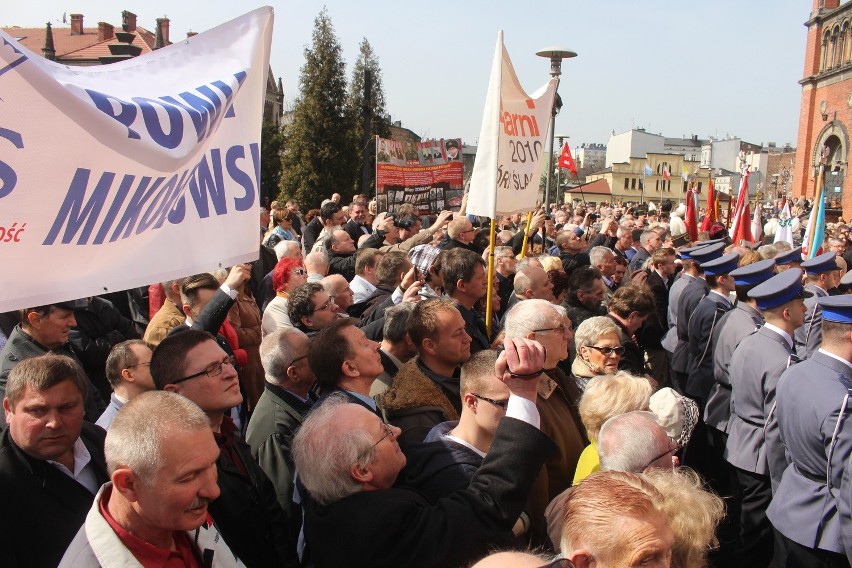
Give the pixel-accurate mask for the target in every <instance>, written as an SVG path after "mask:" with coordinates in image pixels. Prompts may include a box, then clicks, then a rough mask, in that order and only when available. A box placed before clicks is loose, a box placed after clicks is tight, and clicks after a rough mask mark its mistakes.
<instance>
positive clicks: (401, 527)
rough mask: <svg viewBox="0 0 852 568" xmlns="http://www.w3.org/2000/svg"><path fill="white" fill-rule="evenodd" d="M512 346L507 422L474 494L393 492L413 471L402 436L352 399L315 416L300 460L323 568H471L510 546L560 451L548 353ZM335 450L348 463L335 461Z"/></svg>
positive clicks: (300, 445)
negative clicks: (551, 413) (542, 389)
mask: <svg viewBox="0 0 852 568" xmlns="http://www.w3.org/2000/svg"><path fill="white" fill-rule="evenodd" d="M504 345H505V351H504V353H503V354H501V355H500V357H499V358H498V360H497V364H496V365H495V367H496V369H495V370H496V372H497V375H498V376H499V377H501V378H502V380H503V381H504V382H505V383H506V385H507V386H508V387H509V389H510V391H511V396H510V397H509V401H508V409H507V413H506V417H505V418H504V419H503V420H502V422H501V424H500V426H499V427H498V429H497V433H496V435H495V438H494V443H493V444H492V445H491V448H490V450H489V452H488V455H487V456H486V458H485V460H484V462H483V464H482V467H481V468H480V469H479V471H478V472H477V473H476V474H475V475H474V477H473V479H472V480H471V482H470V485H469V486H468V487H466V488H465V489H463V490H460V491H457V492H455V493H453V494H452V495H451V496H449V497H446V498H443V499H439V500H438V501H437V502H436V503H435V504H434V505H433V504H432V503H430V502H429V501H428V500H427V499H426V498H425V497H423V496H422V495H421V494H419V493H417V492H414V491H411V490H407V489H399V488H394V487H393V484H394V482H395V481H396V478H397V476H398V474H399V472H400V471H401V470H402V468H403V467H404V466H405V463H406V457H405V455H404V454H403V453H402V452H401V451H400V448H399V444H397V441H396V440H397V437H398V436H399V434H400V430H399V429H398V428H395V427H393V426H390V425H388V424H385V423H383V422H382V421H381V420H380V419H379V418H378V417H377V416H376V415H374V414H372V413H370V412H369V411H367V410H366V409H364V408H363V407H362V406H359V405H353V404H348V403H347V402H346V401H345V399H343V400H338V399H329V400H328V401H327V402H326V403H325V404H324V405H321V406H320V407H319V408H317V409H315V410H314V411H313V412H312V413H311V414H310V415H308V417H307V418H306V419H305V423H304V424H303V425H302V428H301V429H300V430H299V432H298V434H296V438H295V439H294V441H293V459H294V462H295V463H296V468H297V469H298V470H299V473H300V476H301V480H302V481H303V483H304V486H305V488H306V489H307V491H308V492H309V494H310V497H311V499H310V500H309V503H308V506H307V511H306V519H305V538H306V541H307V544H308V547H309V549H310V550H311V551H312V558H313V560H314V561H315V564H316V565H317V566H336V565H347V566H372V567H381V566H393V567H397V566H408V567H419V566H462V565H467V564H469V563H470V562H472V561H474V560H476V559H477V558H480V557H481V556H482V555H483V554H484V553H485V552H487V551H488V549H489V547H490V546H492V545H493V544H495V543H500V542H503V541H505V539H506V537H507V535H509V534H510V533H511V529H512V526H513V524H514V523H515V521H516V520H517V518H518V516H519V515H520V513H521V510H522V509H523V506H524V503H525V501H526V499H527V497H528V495H529V492H530V490H531V488H532V485H533V482H534V481H535V478H536V476H537V475H538V472H539V469H540V468H541V465H542V463H543V462H544V459H545V458H546V457H547V455H548V454H549V453H550V452H551V451H553V449H554V446H553V443H552V442H551V441H550V440H549V439H548V438H547V436H545V435H544V434H542V433H541V432H540V431H539V429H538V428H537V425H538V423H539V416H538V410H537V409H536V408H535V400H536V389H537V387H538V378H539V377H540V372H541V369H542V368H543V366H544V360H545V356H544V349H543V347H542V346H541V344H539V343H538V342H536V341H531V340H528V339H522V338H515V339H510V340H506V341H505V343H504ZM347 446H351V447H347ZM354 446H358V447H357V448H356V447H354ZM329 448H345V451H343V452H341V454H345V455H338V456H335V457H337V458H339V459H338V460H337V461H335V460H334V459H330V456H328V455H327V454H328V452H329ZM350 450H351V451H353V453H351V454H350V453H348V452H349V451H350ZM348 455H352V456H358V459H357V461H356V462H354V463H351V460H349V459H347V457H346V456H348Z"/></svg>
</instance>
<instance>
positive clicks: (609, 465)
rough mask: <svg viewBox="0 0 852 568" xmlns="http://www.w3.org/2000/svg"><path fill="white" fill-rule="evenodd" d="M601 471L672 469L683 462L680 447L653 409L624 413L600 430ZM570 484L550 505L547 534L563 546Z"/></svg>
mask: <svg viewBox="0 0 852 568" xmlns="http://www.w3.org/2000/svg"><path fill="white" fill-rule="evenodd" d="M597 448H598V454H599V455H600V459H601V471H624V472H628V473H642V472H644V471H646V470H648V469H662V470H671V469H672V468H673V467H677V466H678V465H679V462H678V458H677V457H676V456H675V455H674V453H675V452H676V451H677V449H678V448H677V446H676V445H675V444H674V443H673V442H672V441H671V440H670V439H669V437H668V435H666V431H665V430H664V429H663V427H662V426H660V425H659V423H657V416H656V415H655V414H654V413H653V412H648V411H643V410H636V411H632V412H627V413H625V414H620V415H618V416H614V417H613V418H610V419H609V420H607V421H606V422H604V424H603V426H602V427H601V430H600V432H599V433H598V441H597ZM573 489H574V488H573V487H569V488H568V489H566V490H565V491H563V492H562V493H560V494H559V495H557V496H556V497H555V498H554V499H553V500H552V501H551V502H550V504H549V505H548V506H547V510H546V511H545V519H546V521H547V534H548V535H549V536H550V540H551V542H552V543H553V545H554V547H556V548H559V543H560V541H561V539H562V529H563V527H564V525H565V514H564V513H565V501H566V500H567V499H568V495H569V494H570V493H571V491H572V490H573Z"/></svg>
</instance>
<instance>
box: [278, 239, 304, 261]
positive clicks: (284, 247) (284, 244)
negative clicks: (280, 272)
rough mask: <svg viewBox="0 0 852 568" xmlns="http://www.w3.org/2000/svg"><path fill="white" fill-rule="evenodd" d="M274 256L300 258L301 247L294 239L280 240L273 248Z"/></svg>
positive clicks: (279, 258)
mask: <svg viewBox="0 0 852 568" xmlns="http://www.w3.org/2000/svg"><path fill="white" fill-rule="evenodd" d="M273 250H274V251H275V256H276V257H277V258H278V260H281V259H282V258H301V256H302V248H301V246H300V245H299V243H298V242H296V241H281V242H280V243H278V244H277V245H275V248H274V249H273Z"/></svg>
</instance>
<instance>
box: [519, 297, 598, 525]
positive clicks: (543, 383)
mask: <svg viewBox="0 0 852 568" xmlns="http://www.w3.org/2000/svg"><path fill="white" fill-rule="evenodd" d="M504 331H505V335H506V338H507V339H512V338H515V337H523V338H526V339H529V340H535V341H537V342H539V343H540V344H541V345H542V346H543V347H544V348H545V353H546V356H545V361H544V365H543V368H544V374H543V375H542V376H541V380H540V381H539V384H538V397H537V401H536V407H537V408H538V411H539V413H540V414H541V431H542V432H544V433H545V434H547V436H548V437H549V438H550V439H551V440H553V442H554V443H555V444H556V447H557V448H558V451H556V452H553V453H552V454H551V455H550V457H549V458H548V459H547V461H546V462H545V463H544V466H543V467H542V470H541V475H539V478H538V479H537V480H536V484H535V486H534V487H533V492H532V495H531V496H530V517H531V519H532V527H531V531H532V534H541V532H542V530H543V529H544V526H543V524H542V520H543V519H544V511H545V509H546V508H547V504H548V503H549V502H550V500H551V499H553V498H554V497H556V496H557V495H558V494H559V493H561V492H562V491H564V490H565V489H567V488H568V487H569V486H570V485H571V480H572V479H573V472H574V471H576V469H577V462H578V461H579V459H580V454H582V453H583V449H584V448H585V447H586V446H587V445H588V439H587V437H586V434H585V428H584V427H583V422H582V420H581V419H580V415H579V412H578V411H577V408H578V405H579V401H580V390H579V388H578V387H577V385H576V383H575V382H574V381H572V380H571V379H570V378H568V377H567V376H566V375H565V373H564V372H563V371H562V370H561V369H560V368H559V366H558V365H559V363H560V362H561V361H564V360H566V359H568V357H569V349H568V345H569V344H570V343H573V339H574V330H573V328H572V327H571V320H570V319H569V318H568V316H567V315H566V313H565V310H564V308H562V307H561V306H558V307H557V306H554V305H553V304H551V303H550V302H548V301H546V300H540V299H530V300H525V301H523V302H520V303H519V304H518V305H516V306H515V307H514V308H512V309H511V310H510V311H509V313H507V314H506V326H505V328H504Z"/></svg>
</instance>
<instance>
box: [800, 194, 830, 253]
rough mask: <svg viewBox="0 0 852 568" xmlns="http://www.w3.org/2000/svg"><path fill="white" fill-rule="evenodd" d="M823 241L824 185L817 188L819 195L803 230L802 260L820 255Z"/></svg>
mask: <svg viewBox="0 0 852 568" xmlns="http://www.w3.org/2000/svg"><path fill="white" fill-rule="evenodd" d="M824 240H825V185H823V186H822V187H820V188H819V193H818V194H817V197H816V199H815V200H814V207H813V209H811V218H810V219H809V220H808V226H807V228H806V229H805V238H804V240H803V241H802V258H803V259H809V258H813V257H815V256H819V255H820V254H822V252H823V251H822V242H823V241H824Z"/></svg>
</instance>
